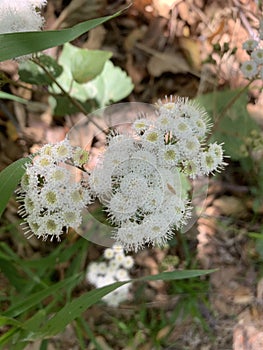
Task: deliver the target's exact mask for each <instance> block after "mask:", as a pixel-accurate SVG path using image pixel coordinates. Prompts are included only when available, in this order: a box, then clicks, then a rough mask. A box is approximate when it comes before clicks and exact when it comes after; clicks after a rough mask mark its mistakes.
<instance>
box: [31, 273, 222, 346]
mask: <svg viewBox="0 0 263 350" xmlns="http://www.w3.org/2000/svg"><path fill="white" fill-rule="evenodd" d="M214 271H215V270H188V271H187V270H186V271H183V270H182V271H172V272H163V273H160V274H157V275H153V276H145V277H142V278H138V279H135V280H131V281H124V282H115V283H113V284H111V285H108V286H105V287H102V288H98V289H94V290H91V291H89V292H87V293H85V294H83V295H81V296H80V297H78V298H77V299H74V300H73V301H71V302H70V303H68V304H66V305H65V306H64V307H63V308H62V309H61V310H60V311H59V312H57V313H56V315H54V317H52V318H51V319H50V320H48V321H47V323H46V324H45V325H44V327H43V328H42V329H41V332H39V333H35V334H33V335H32V338H31V339H32V340H33V339H38V338H39V337H46V336H53V335H55V334H57V333H59V332H61V331H63V329H64V328H65V327H66V325H67V324H69V323H71V322H72V321H73V320H75V319H76V318H77V317H79V316H80V315H81V314H82V313H83V312H84V311H86V310H87V309H88V308H89V307H90V306H92V305H94V304H95V303H97V302H98V301H100V300H101V298H103V297H104V296H105V295H106V294H108V293H110V292H112V291H114V290H115V289H117V288H119V287H121V286H122V285H124V284H126V283H130V282H136V281H137V282H138V281H155V280H165V281H169V280H179V279H185V278H192V277H198V276H203V275H207V274H209V273H211V272H214Z"/></svg>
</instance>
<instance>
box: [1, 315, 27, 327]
mask: <svg viewBox="0 0 263 350" xmlns="http://www.w3.org/2000/svg"><path fill="white" fill-rule="evenodd" d="M7 325H8V326H17V327H22V323H21V322H19V321H17V320H15V319H14V318H11V317H6V316H1V315H0V327H3V326H7Z"/></svg>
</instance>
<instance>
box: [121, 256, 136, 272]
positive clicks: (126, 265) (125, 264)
mask: <svg viewBox="0 0 263 350" xmlns="http://www.w3.org/2000/svg"><path fill="white" fill-rule="evenodd" d="M122 265H123V267H124V268H125V269H128V270H130V269H131V268H132V267H133V265H134V259H133V258H132V257H131V256H130V255H128V256H125V257H124V260H123V262H122Z"/></svg>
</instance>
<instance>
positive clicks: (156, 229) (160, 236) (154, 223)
mask: <svg viewBox="0 0 263 350" xmlns="http://www.w3.org/2000/svg"><path fill="white" fill-rule="evenodd" d="M142 227H143V235H144V238H145V241H146V242H147V243H149V244H152V245H155V244H157V245H164V244H165V243H166V241H167V240H169V239H171V236H172V234H171V230H170V226H169V225H167V218H166V217H165V216H163V215H161V214H160V213H155V214H152V215H149V216H147V217H146V218H145V219H144V220H143V223H142Z"/></svg>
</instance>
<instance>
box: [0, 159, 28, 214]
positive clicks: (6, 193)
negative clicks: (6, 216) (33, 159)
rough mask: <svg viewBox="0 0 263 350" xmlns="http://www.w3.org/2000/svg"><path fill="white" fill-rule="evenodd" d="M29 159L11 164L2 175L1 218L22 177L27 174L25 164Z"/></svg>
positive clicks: (0, 189) (0, 177)
mask: <svg viewBox="0 0 263 350" xmlns="http://www.w3.org/2000/svg"><path fill="white" fill-rule="evenodd" d="M29 162H30V159H29V158H21V159H18V160H17V161H15V162H14V163H12V164H10V165H9V166H8V167H6V168H5V169H4V170H2V171H1V173H0V217H1V216H2V214H3V212H4V210H5V207H6V205H7V202H8V201H9V199H10V197H11V196H12V194H13V192H14V190H15V189H16V187H17V185H18V184H19V182H20V180H21V177H22V176H23V175H24V173H25V164H26V163H29Z"/></svg>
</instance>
